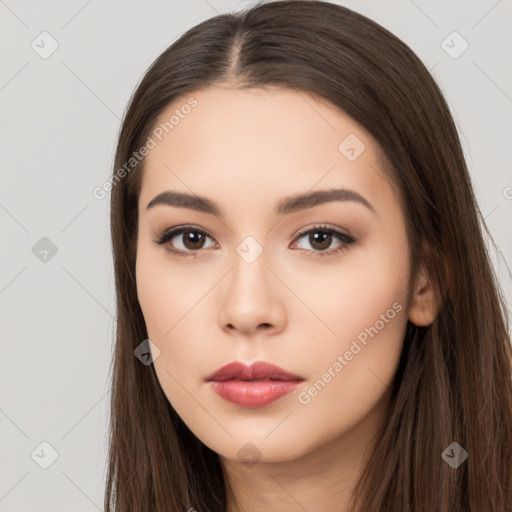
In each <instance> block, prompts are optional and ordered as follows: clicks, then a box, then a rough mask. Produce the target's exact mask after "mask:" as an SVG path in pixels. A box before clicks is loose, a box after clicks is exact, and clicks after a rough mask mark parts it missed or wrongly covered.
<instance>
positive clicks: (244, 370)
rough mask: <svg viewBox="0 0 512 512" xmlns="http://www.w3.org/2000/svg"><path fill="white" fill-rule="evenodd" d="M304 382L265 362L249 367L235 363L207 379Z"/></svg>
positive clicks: (223, 367) (222, 368) (221, 380)
mask: <svg viewBox="0 0 512 512" xmlns="http://www.w3.org/2000/svg"><path fill="white" fill-rule="evenodd" d="M233 379H238V380H265V379H273V380H304V379H303V378H302V377H300V376H298V375H294V374H293V373H290V372H287V371H286V370H283V369H282V368H280V367H279V366H276V365H274V364H270V363H267V362H264V361H258V362H256V363H253V364H251V365H250V366H247V365H246V364H244V363H239V362H234V363H229V364H226V365H225V366H222V367H221V368H219V369H218V370H216V371H215V372H213V373H211V374H210V375H208V376H207V377H206V380H208V381H211V380H214V381H218V382H223V381H226V380H233Z"/></svg>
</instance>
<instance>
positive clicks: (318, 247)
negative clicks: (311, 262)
mask: <svg viewBox="0 0 512 512" xmlns="http://www.w3.org/2000/svg"><path fill="white" fill-rule="evenodd" d="M305 237H307V241H308V243H309V245H310V246H311V249H307V248H306V249H304V248H301V249H304V250H308V251H310V252H312V253H313V254H315V255H317V256H328V255H330V254H334V253H338V252H340V251H343V250H344V249H346V248H348V246H349V245H350V244H353V243H354V242H355V241H356V240H355V238H353V237H351V236H350V235H347V234H346V233H342V232H341V231H338V230H337V229H334V228H329V227H327V226H317V227H314V228H312V229H310V230H308V231H305V232H304V233H302V234H300V235H299V236H298V237H297V240H300V239H301V238H305ZM333 241H335V242H336V241H337V242H338V247H335V248H334V249H330V250H328V249H329V247H331V245H332V243H333ZM295 243H297V242H295Z"/></svg>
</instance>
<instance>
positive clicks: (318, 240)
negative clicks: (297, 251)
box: [309, 231, 332, 249]
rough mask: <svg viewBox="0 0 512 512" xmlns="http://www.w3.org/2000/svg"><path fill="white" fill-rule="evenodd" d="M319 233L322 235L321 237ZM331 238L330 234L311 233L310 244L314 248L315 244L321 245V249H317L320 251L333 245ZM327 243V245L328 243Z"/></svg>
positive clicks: (323, 232)
mask: <svg viewBox="0 0 512 512" xmlns="http://www.w3.org/2000/svg"><path fill="white" fill-rule="evenodd" d="M318 233H322V234H321V235H319V234H318ZM331 237H332V235H331V234H330V233H327V232H325V231H315V232H313V233H311V235H310V240H309V241H310V243H311V245H312V247H315V244H317V245H320V247H317V248H318V249H327V248H328V247H329V245H331ZM326 241H327V243H326Z"/></svg>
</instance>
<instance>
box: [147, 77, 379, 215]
mask: <svg viewBox="0 0 512 512" xmlns="http://www.w3.org/2000/svg"><path fill="white" fill-rule="evenodd" d="M189 105H194V106H193V107H190V106H189ZM166 123H167V124H166ZM155 127H157V128H158V127H160V132H159V133H160V138H161V140H159V139H158V138H155V137H153V138H154V140H155V142H156V146H155V147H154V149H152V150H151V151H150V153H149V154H148V156H147V157H146V161H145V164H144V171H143V180H142V189H141V201H142V202H143V203H144V206H145V205H146V204H147V203H148V202H149V201H150V200H151V199H152V198H153V197H154V196H155V195H156V194H158V193H160V192H162V191H163V190H168V189H177V190H180V191H187V192H189V193H191V192H197V193H198V194H201V195H210V196H211V195H214V196H215V197H216V198H218V199H219V202H221V203H222V202H223V201H230V202H231V203H233V201H234V200H236V199H235V198H242V199H240V200H242V201H246V200H247V199H250V200H252V201H257V200H258V198H259V199H261V200H262V201H263V202H261V203H259V204H262V205H263V204H265V200H266V199H267V198H268V197H270V196H275V197H282V196H285V195H290V194H292V193H298V192H304V191H307V190H310V189H312V188H315V187H316V188H321V189H325V188H332V187H339V186H343V187H347V188H351V189H359V190H364V191H365V194H366V195H370V196H372V195H375V194H379V193H382V186H383V183H382V182H383V181H384V180H383V178H384V177H383V175H382V172H381V171H380V170H379V167H380V162H379V161H378V157H377V155H378V153H377V149H378V148H377V145H376V142H375V141H374V140H373V138H372V137H371V136H370V135H369V134H368V133H367V132H366V131H365V130H364V129H363V128H362V127H361V126H360V125H359V124H358V123H356V122H355V121H354V120H353V119H352V118H351V117H350V116H348V115H347V114H346V113H345V112H343V111H342V110H341V109H339V108H337V107H336V106H335V105H333V104H332V103H331V102H329V101H328V100H326V99H324V98H321V97H319V96H316V95H312V94H310V93H306V92H304V91H298V90H292V89H283V88H277V87H268V88H254V89H236V88H233V87H232V86H222V85H217V86H210V87H208V88H206V89H202V90H199V91H196V92H194V93H191V94H190V95H183V96H180V97H179V98H177V99H176V100H175V101H174V102H173V103H172V104H170V105H168V106H167V108H166V109H165V110H164V111H163V112H162V113H161V115H160V116H159V118H158V120H157V122H156V124H155ZM208 191H213V192H211V193H208Z"/></svg>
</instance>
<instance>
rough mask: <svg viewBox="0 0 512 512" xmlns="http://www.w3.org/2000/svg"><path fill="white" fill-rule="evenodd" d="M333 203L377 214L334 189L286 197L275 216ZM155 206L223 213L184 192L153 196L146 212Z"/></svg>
mask: <svg viewBox="0 0 512 512" xmlns="http://www.w3.org/2000/svg"><path fill="white" fill-rule="evenodd" d="M333 201H341V202H346V201H354V202H356V203H359V204H362V205H363V206H365V207H366V208H368V210H370V211H371V212H372V213H375V214H376V213H377V212H376V211H375V208H374V207H373V206H372V205H371V203H370V202H368V201H367V200H366V199H365V198H364V197H363V196H362V195H360V194H359V193H357V192H356V191H355V190H350V189H346V188H336V189H330V190H318V191H315V192H306V193H303V194H298V195H294V196H290V197H286V198H285V199H283V200H281V201H280V202H279V203H278V204H277V206H276V208H275V214H276V215H288V214H290V213H295V212H298V211H302V210H306V209H307V208H313V207H315V206H318V205H321V204H325V203H330V202H333ZM157 205H167V206H176V207H179V208H189V209H190V210H196V211H198V212H203V213H209V214H212V215H215V216H217V217H220V218H223V217H224V213H223V212H222V210H221V208H220V207H219V206H218V205H217V204H216V203H215V202H214V201H212V200H211V199H208V198H207V197H202V196H198V195H191V194H187V193H185V192H176V191H171V190H166V191H164V192H162V193H160V194H158V195H157V196H155V197H154V198H153V199H152V200H151V201H150V202H149V203H148V205H147V206H146V211H148V210H149V209H151V208H153V207H155V206H157Z"/></svg>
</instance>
